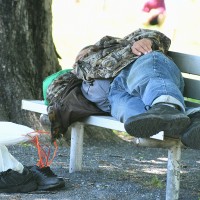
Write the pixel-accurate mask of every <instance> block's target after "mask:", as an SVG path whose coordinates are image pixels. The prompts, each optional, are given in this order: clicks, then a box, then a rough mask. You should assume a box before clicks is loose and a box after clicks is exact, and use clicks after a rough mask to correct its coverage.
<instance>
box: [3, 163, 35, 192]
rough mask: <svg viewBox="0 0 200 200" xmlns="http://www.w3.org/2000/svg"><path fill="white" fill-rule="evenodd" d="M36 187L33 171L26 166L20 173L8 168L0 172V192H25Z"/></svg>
mask: <svg viewBox="0 0 200 200" xmlns="http://www.w3.org/2000/svg"><path fill="white" fill-rule="evenodd" d="M36 189H37V183H36V181H35V179H34V176H33V173H32V172H31V171H30V170H29V169H28V168H26V167H24V170H23V172H22V173H19V172H17V171H14V170H12V169H8V170H7V171H5V172H1V173H0V192H7V193H16V192H21V193H26V192H32V191H34V190H36Z"/></svg>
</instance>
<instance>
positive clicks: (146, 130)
mask: <svg viewBox="0 0 200 200" xmlns="http://www.w3.org/2000/svg"><path fill="white" fill-rule="evenodd" d="M189 124H190V119H189V117H187V116H186V115H184V114H178V115H169V114H166V115H163V116H158V115H154V114H145V115H139V116H136V117H132V118H130V120H129V121H127V122H126V123H125V125H124V127H125V130H126V131H127V133H129V134H130V135H132V136H135V137H141V138H149V137H150V136H152V135H155V134H157V133H159V132H160V131H164V134H166V135H171V136H175V137H177V135H178V136H179V135H180V133H182V132H183V131H184V130H185V129H186V128H187V127H188V126H189Z"/></svg>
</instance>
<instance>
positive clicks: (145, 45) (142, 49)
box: [131, 38, 152, 56]
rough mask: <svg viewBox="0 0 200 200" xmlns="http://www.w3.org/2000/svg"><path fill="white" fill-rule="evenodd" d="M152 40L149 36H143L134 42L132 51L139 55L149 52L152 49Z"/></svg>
mask: <svg viewBox="0 0 200 200" xmlns="http://www.w3.org/2000/svg"><path fill="white" fill-rule="evenodd" d="M151 46H152V41H151V40H150V39H148V38H143V39H141V40H138V41H136V42H134V43H133V46H132V47H131V50H132V52H133V53H134V54H135V55H137V56H141V55H142V54H147V53H149V52H151V51H152V48H151Z"/></svg>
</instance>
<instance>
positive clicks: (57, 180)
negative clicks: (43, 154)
mask: <svg viewBox="0 0 200 200" xmlns="http://www.w3.org/2000/svg"><path fill="white" fill-rule="evenodd" d="M29 168H30V170H31V171H32V172H33V174H34V177H35V180H36V182H37V185H38V190H51V189H58V188H62V187H64V186H65V181H64V180H63V178H61V177H57V175H55V174H54V173H53V172H52V170H51V169H50V167H43V168H40V167H38V166H32V167H29Z"/></svg>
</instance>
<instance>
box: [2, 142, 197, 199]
mask: <svg viewBox="0 0 200 200" xmlns="http://www.w3.org/2000/svg"><path fill="white" fill-rule="evenodd" d="M8 148H9V150H10V152H11V153H12V154H13V155H14V156H15V157H16V158H17V159H18V160H19V161H20V162H22V163H23V164H24V165H27V163H28V165H34V164H36V161H37V158H38V157H37V151H36V149H35V147H33V146H32V145H22V144H21V145H15V146H9V147H8ZM181 164H182V165H181V166H182V169H181V185H180V198H179V199H180V200H188V199H189V200H200V153H199V151H195V150H190V149H187V150H186V149H183V151H182V163H181ZM166 165H167V150H164V149H153V148H151V149H149V148H145V147H140V148H137V147H134V146H133V145H132V144H131V142H129V141H125V140H122V139H120V141H114V140H113V142H112V141H108V142H105V140H100V141H98V142H97V141H92V142H91V141H90V142H88V143H86V144H84V155H83V170H82V171H81V172H76V173H71V174H69V173H68V168H69V146H67V145H65V144H63V145H60V146H59V149H58V152H57V156H56V157H55V159H54V161H53V163H52V165H51V169H52V170H53V171H54V172H55V173H56V174H57V175H59V176H62V177H63V178H64V180H65V182H66V186H65V188H63V189H60V190H53V191H35V192H31V193H27V194H19V193H17V194H4V193H1V194H0V199H3V200H4V199H5V200H7V199H8V200H11V199H12V200H25V199H29V200H39V199H41V200H47V199H48V200H50V199H52V200H55V199H57V200H164V199H165V186H166Z"/></svg>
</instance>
